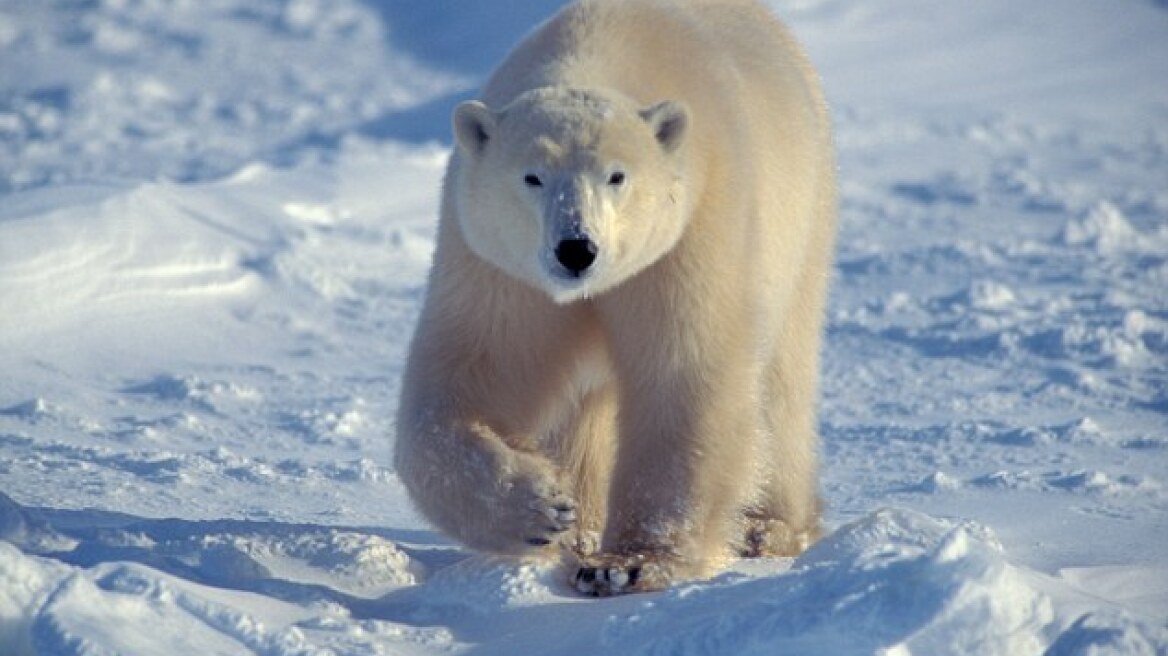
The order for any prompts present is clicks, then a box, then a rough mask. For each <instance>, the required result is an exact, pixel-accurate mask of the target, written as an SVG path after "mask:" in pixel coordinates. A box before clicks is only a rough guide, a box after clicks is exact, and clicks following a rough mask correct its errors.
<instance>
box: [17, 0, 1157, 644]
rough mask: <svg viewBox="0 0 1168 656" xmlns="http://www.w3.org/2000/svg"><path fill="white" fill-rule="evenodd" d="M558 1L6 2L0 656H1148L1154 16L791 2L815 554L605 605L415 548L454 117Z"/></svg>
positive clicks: (1084, 4) (421, 538)
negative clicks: (820, 318)
mask: <svg viewBox="0 0 1168 656" xmlns="http://www.w3.org/2000/svg"><path fill="white" fill-rule="evenodd" d="M559 4H560V3H559V2H557V1H555V0H541V1H539V2H526V1H522V0H505V1H504V0H498V1H493V2H491V3H449V2H432V3H418V2H409V1H406V0H369V1H367V2H360V1H358V0H259V1H252V0H211V1H197V2H196V1H193V0H96V1H93V2H38V1H36V0H5V1H3V2H0V61H2V62H3V65H0V371H2V372H3V375H2V376H0V654H5V655H7V654H14V655H21V654H54V655H55V654H178V655H182V654H200V655H202V654H272V655H276V654H407V655H409V654H418V655H426V654H450V653H456V654H458V653H474V654H524V653H532V654H534V653H546V654H580V653H621V654H645V655H649V654H654V655H657V654H661V655H670V656H674V655H692V656H708V655H714V654H775V653H791V654H826V655H832V654H887V655H901V654H948V653H953V654H1042V653H1046V654H1051V655H1071V654H1076V655H1077V654H1168V564H1165V563H1166V562H1168V561H1166V559H1165V556H1166V555H1168V551H1165V547H1164V545H1165V544H1168V292H1166V291H1165V290H1168V86H1165V85H1164V84H1163V83H1162V81H1163V80H1165V79H1168V38H1165V36H1166V35H1168V5H1165V3H1164V2H1159V1H1154V0H1122V1H1121V2H1118V3H1098V2H1091V1H1090V0H1034V1H1032V2H1027V3H1022V4H1019V3H1012V2H1006V1H1005V0H986V1H984V2H978V3H958V2H951V1H944V2H935V1H926V0H897V1H895V2H893V1H892V0H869V1H867V2H856V1H855V0H774V1H773V2H772V4H773V6H774V7H775V9H776V10H777V11H778V12H779V13H780V14H781V15H782V16H783V17H784V18H786V19H787V20H788V21H789V22H790V24H791V25H792V27H793V29H794V30H795V32H796V33H797V34H798V35H799V36H800V37H801V38H802V39H803V40H804V41H805V42H806V43H807V45H808V47H809V50H810V52H811V56H812V58H813V59H814V60H815V61H816V63H817V65H818V66H819V68H820V70H821V73H822V76H823V79H824V83H825V85H826V88H827V91H828V96H829V100H830V101H831V104H832V111H833V117H834V120H835V123H836V130H837V144H838V148H839V161H840V176H839V177H840V181H841V224H842V231H841V235H840V240H839V248H838V257H837V265H836V271H835V280H834V289H833V296H832V302H831V306H830V309H829V327H828V335H827V341H826V350H825V371H824V384H823V406H822V413H821V430H822V434H823V447H822V460H823V491H824V497H825V501H826V504H827V510H826V512H827V516H826V519H827V523H828V525H829V528H830V529H831V532H830V533H829V535H828V536H827V537H826V538H824V540H823V541H821V542H820V543H819V544H817V545H815V546H814V547H813V548H812V549H811V550H809V551H808V552H807V553H806V554H804V555H803V556H801V557H800V558H798V559H794V560H790V559H773V560H768V559H763V560H743V561H738V562H735V563H732V564H731V566H730V567H729V568H728V570H727V571H726V572H724V573H723V574H721V575H719V576H717V577H715V578H713V579H711V580H709V581H699V582H694V583H688V584H683V585H678V586H676V587H675V588H673V589H671V590H668V591H665V592H662V593H655V594H648V595H635V596H628V597H618V598H613V599H604V600H593V599H584V598H581V597H580V596H578V595H577V594H576V593H574V592H573V590H572V589H571V586H570V585H569V582H568V576H567V574H566V573H565V572H563V571H561V570H560V569H559V568H558V567H557V566H555V564H553V563H547V562H540V561H515V560H509V559H499V558H489V557H484V556H478V555H473V554H470V553H467V552H465V551H464V550H462V549H460V548H459V547H457V546H456V545H453V544H451V543H449V542H448V541H446V540H444V539H443V538H442V537H440V536H439V535H437V534H435V533H434V532H432V531H431V530H430V529H429V528H428V527H427V526H426V525H425V524H424V523H423V522H422V521H421V520H420V518H419V517H418V516H417V515H416V514H415V513H414V512H413V511H412V510H411V508H410V507H409V504H408V502H407V500H406V496H405V493H404V490H403V489H402V487H401V485H400V483H399V482H398V480H397V477H396V475H395V473H394V471H393V470H392V468H391V467H390V464H389V463H390V461H391V458H390V453H391V449H392V439H393V437H392V436H393V434H394V429H393V425H392V422H391V420H390V418H391V417H393V415H394V410H395V406H396V399H397V393H398V389H399V378H400V375H401V370H402V366H403V362H404V354H405V350H406V348H407V346H408V340H409V336H410V334H411V331H412V327H413V325H414V322H415V320H416V316H417V312H418V310H419V307H420V301H421V298H422V296H423V294H424V293H425V276H426V270H427V266H428V262H429V257H430V254H431V252H432V250H433V244H434V241H433V239H434V235H433V233H434V226H435V221H436V212H437V198H438V189H439V184H440V179H441V175H442V170H443V166H444V163H445V159H446V157H447V155H448V153H449V147H450V146H449V128H448V125H449V119H448V117H449V112H450V109H451V107H452V106H453V104H454V103H456V102H457V101H458V100H460V99H462V98H466V97H469V94H472V93H473V89H474V87H475V85H476V84H478V83H480V82H481V81H482V80H483V76H484V75H485V73H486V72H487V70H488V69H489V68H490V66H491V65H492V64H493V62H495V61H497V60H498V58H499V57H501V56H502V55H503V53H505V52H506V50H507V48H508V47H509V46H510V44H511V43H513V42H514V41H515V40H516V39H517V38H519V37H520V36H521V35H522V34H523V33H524V32H525V31H526V30H528V29H530V28H531V27H532V26H534V25H535V24H536V23H537V22H538V21H539V20H540V19H541V18H542V17H544V16H546V15H548V14H549V13H551V12H552V11H554V9H555V8H556V7H557V6H558V5H559ZM480 5H481V6H480Z"/></svg>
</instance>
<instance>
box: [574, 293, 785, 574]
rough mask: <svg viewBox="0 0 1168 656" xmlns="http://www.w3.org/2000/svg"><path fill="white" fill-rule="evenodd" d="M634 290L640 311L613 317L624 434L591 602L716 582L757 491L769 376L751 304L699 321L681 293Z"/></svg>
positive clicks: (729, 306) (706, 309)
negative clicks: (696, 581)
mask: <svg viewBox="0 0 1168 656" xmlns="http://www.w3.org/2000/svg"><path fill="white" fill-rule="evenodd" d="M628 291H629V292H630V293H632V292H637V293H638V295H637V296H636V298H637V299H638V301H639V302H638V303H637V304H635V305H633V304H622V305H621V306H619V307H617V308H616V309H614V310H613V311H611V312H610V314H609V317H611V318H610V322H609V324H608V329H609V332H610V336H611V344H612V348H613V351H614V353H615V357H614V358H613V360H614V362H615V363H616V365H615V366H616V367H617V369H618V370H617V375H618V377H619V378H620V380H621V384H620V388H621V400H620V425H619V435H618V438H617V449H616V458H615V464H614V470H613V476H612V489H611V494H610V496H609V516H608V525H607V527H606V531H605V536H604V540H603V544H602V548H601V551H602V553H601V554H600V555H598V556H596V557H592V558H588V559H586V560H585V562H583V563H582V564H581V566H580V567H579V568H578V569H577V571H576V573H575V575H574V579H573V581H572V582H573V584H574V585H575V586H576V588H577V589H579V590H580V591H582V592H584V593H585V594H597V595H608V594H619V593H622V592H631V591H645V590H654V589H660V588H663V587H666V586H668V585H669V584H670V583H671V582H673V581H677V580H686V579H692V578H699V577H703V576H708V575H710V574H712V573H713V572H714V571H716V569H717V568H718V567H720V566H721V565H722V564H724V562H725V560H726V559H727V557H728V556H729V549H728V547H729V544H730V542H731V539H732V535H735V536H736V533H737V532H738V530H736V529H735V527H736V525H737V522H738V518H739V514H740V509H741V508H742V507H743V506H744V505H745V503H746V501H747V499H748V498H749V496H750V495H751V494H752V492H753V491H754V487H755V481H754V480H753V478H754V471H755V468H754V459H755V458H756V456H757V453H758V448H759V437H760V435H761V432H762V426H761V413H760V411H759V407H758V400H759V392H758V384H759V380H758V371H759V367H758V365H757V363H756V362H755V359H756V358H755V357H754V351H755V349H754V347H753V342H752V340H751V336H752V335H751V324H750V323H749V321H748V320H747V319H746V318H745V317H743V316H742V314H740V312H742V311H744V310H745V307H746V306H745V304H743V305H740V306H737V307H736V306H735V305H734V304H733V303H732V300H733V299H723V303H722V304H721V307H719V304H718V303H717V302H716V301H711V302H710V305H707V306H703V307H702V308H701V310H700V313H699V314H693V313H687V312H686V311H685V310H686V305H687V303H686V299H685V298H682V297H679V295H678V294H676V293H675V294H673V295H667V294H663V293H662V294H654V293H651V290H650V291H646V290H638V289H636V287H634V286H630V288H629V290H628ZM644 299H648V300H647V301H646V300H644ZM616 300H620V299H619V298H617V299H616ZM728 301H729V302H728Z"/></svg>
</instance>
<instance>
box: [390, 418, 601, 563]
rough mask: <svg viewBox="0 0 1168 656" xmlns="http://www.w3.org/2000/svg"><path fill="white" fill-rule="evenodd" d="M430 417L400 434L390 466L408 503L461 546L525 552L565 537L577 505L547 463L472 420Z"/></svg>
mask: <svg viewBox="0 0 1168 656" xmlns="http://www.w3.org/2000/svg"><path fill="white" fill-rule="evenodd" d="M427 414H431V418H430V419H428V420H427V421H425V422H423V423H422V424H419V426H418V428H417V429H416V430H412V431H410V430H403V431H399V437H398V444H397V448H396V450H395V465H396V468H397V471H398V475H399V476H400V477H401V479H402V482H403V483H404V484H405V485H406V487H407V488H408V489H409V491H410V496H411V497H412V498H413V500H414V503H415V505H416V506H417V507H418V509H419V510H420V511H421V512H422V514H423V515H425V516H426V518H427V519H429V520H430V521H431V522H432V523H433V524H435V525H436V526H437V527H438V528H439V529H440V530H442V531H443V532H445V533H446V534H448V535H450V536H451V537H454V538H455V539H457V540H459V541H460V542H462V543H464V544H466V545H467V546H469V547H471V548H473V549H477V550H482V551H488V552H492V553H499V554H525V553H530V552H532V551H535V550H539V549H542V548H544V547H547V546H548V545H551V544H553V543H557V542H562V541H563V542H567V541H571V539H572V533H571V532H572V530H573V529H574V528H575V525H576V519H577V513H578V510H577V504H576V501H575V499H574V498H573V497H572V496H571V494H570V493H569V489H570V487H569V486H568V485H566V483H565V481H564V477H563V475H562V474H561V473H560V472H559V471H558V469H557V468H556V467H555V466H554V465H553V463H552V462H551V461H549V460H548V459H547V458H546V457H544V456H542V455H540V454H536V453H526V452H522V451H518V450H515V449H513V448H511V447H510V446H508V445H507V444H505V443H504V442H503V441H502V440H501V439H500V438H499V437H498V435H496V434H495V432H494V431H493V430H491V429H490V428H489V427H488V426H486V425H484V424H482V423H478V422H466V421H458V420H450V419H447V420H445V421H443V420H441V419H435V418H434V417H433V416H432V414H433V413H427Z"/></svg>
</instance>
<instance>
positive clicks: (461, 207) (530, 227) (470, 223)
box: [452, 88, 691, 303]
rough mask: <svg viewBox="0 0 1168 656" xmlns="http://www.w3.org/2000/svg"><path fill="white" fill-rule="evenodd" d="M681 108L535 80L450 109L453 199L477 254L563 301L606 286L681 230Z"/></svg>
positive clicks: (685, 212) (651, 258)
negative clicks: (490, 99)
mask: <svg viewBox="0 0 1168 656" xmlns="http://www.w3.org/2000/svg"><path fill="white" fill-rule="evenodd" d="M688 127H689V112H688V110H687V109H686V107H685V106H684V105H682V104H681V103H677V102H670V101H665V102H661V103H658V104H655V105H652V106H649V107H641V106H639V105H637V104H636V103H635V102H634V101H633V100H631V99H629V98H627V97H624V96H622V95H620V94H616V93H612V92H604V91H595V90H581V89H568V88H542V89H535V90H532V91H528V92H526V93H524V94H523V95H520V96H519V97H518V98H516V99H515V100H514V101H512V102H511V103H509V104H508V105H506V106H505V107H502V108H500V109H493V108H490V107H487V106H486V105H484V104H483V103H481V102H478V101H469V102H465V103H463V104H461V105H459V106H458V108H457V109H456V110H455V112H454V134H455V138H456V141H457V147H458V153H457V163H456V165H455V168H454V171H455V173H454V175H455V178H454V180H453V182H452V183H453V184H455V185H456V186H455V188H454V192H455V197H454V202H455V203H456V204H457V214H458V217H459V220H460V222H461V224H460V227H461V229H462V234H463V237H464V238H465V240H466V243H467V245H468V246H469V247H470V249H471V250H472V251H473V252H474V253H475V254H476V255H478V256H479V257H481V258H482V259H484V260H486V261H487V262H490V263H492V264H494V265H495V266H497V267H499V268H500V269H502V270H503V271H506V272H507V273H509V274H511V275H513V276H515V277H517V278H519V279H521V280H524V281H526V282H528V283H529V284H531V285H532V286H534V287H536V288H539V289H542V290H544V291H546V292H547V293H548V294H549V295H550V296H551V297H552V298H553V299H554V300H555V301H556V302H558V303H568V302H571V301H575V300H578V299H581V298H585V297H588V296H592V295H596V294H599V293H601V292H603V291H605V290H607V289H610V288H612V287H614V286H616V285H618V284H620V283H621V282H622V281H624V280H627V279H628V278H630V277H631V276H634V275H636V274H637V273H638V272H640V271H641V270H643V269H645V268H646V267H648V266H650V265H651V264H653V263H654V262H655V261H657V260H658V259H659V258H660V257H662V256H663V255H664V254H665V253H667V252H669V250H671V249H672V248H673V247H674V246H675V245H676V244H677V242H678V241H679V240H680V238H681V236H682V234H683V233H684V231H685V228H686V223H687V222H688V220H689V215H690V209H689V208H690V202H691V201H690V186H689V184H688V183H687V180H686V177H687V174H686V171H687V169H688V167H687V165H686V151H687V150H688V149H687V147H686V137H687V132H688Z"/></svg>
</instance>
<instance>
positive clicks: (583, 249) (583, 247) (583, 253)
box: [556, 239, 600, 278]
mask: <svg viewBox="0 0 1168 656" xmlns="http://www.w3.org/2000/svg"><path fill="white" fill-rule="evenodd" d="M599 251H600V248H599V247H597V245H596V244H595V243H593V241H592V240H591V239H565V240H564V241H561V242H560V243H559V244H558V245H556V259H557V260H559V262H560V264H562V265H564V268H565V269H567V270H568V272H569V273H571V274H572V275H573V276H576V277H577V278H579V277H580V275H581V274H583V273H584V272H585V271H587V270H588V267H590V266H592V263H593V262H595V261H596V253H598V252H599Z"/></svg>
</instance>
